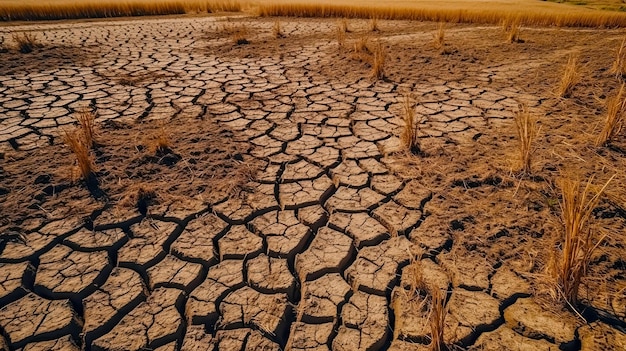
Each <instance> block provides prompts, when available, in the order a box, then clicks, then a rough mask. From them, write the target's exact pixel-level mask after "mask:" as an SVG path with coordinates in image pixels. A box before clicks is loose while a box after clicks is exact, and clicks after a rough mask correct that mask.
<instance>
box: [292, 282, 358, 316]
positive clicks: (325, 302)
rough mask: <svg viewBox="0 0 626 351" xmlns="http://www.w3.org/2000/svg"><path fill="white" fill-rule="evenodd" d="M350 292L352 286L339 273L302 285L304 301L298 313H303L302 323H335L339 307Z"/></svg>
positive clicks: (301, 302)
mask: <svg viewBox="0 0 626 351" xmlns="http://www.w3.org/2000/svg"><path fill="white" fill-rule="evenodd" d="M349 292H350V286H349V285H348V283H346V281H345V280H343V278H342V277H341V275H339V274H338V273H330V274H326V275H323V276H322V277H320V278H318V279H316V280H313V281H307V282H304V283H303V284H302V293H303V296H302V300H301V301H300V306H298V311H299V312H300V311H301V312H302V317H301V318H302V321H304V322H307V323H315V324H319V323H326V322H334V321H335V320H336V319H337V316H338V312H339V306H340V305H342V304H343V303H344V302H345V301H346V299H347V297H348V293H349Z"/></svg>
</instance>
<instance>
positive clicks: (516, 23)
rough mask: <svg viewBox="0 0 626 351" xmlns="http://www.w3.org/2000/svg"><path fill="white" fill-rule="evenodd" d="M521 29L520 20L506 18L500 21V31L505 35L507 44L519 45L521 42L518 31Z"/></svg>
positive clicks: (517, 18)
mask: <svg viewBox="0 0 626 351" xmlns="http://www.w3.org/2000/svg"><path fill="white" fill-rule="evenodd" d="M521 28H522V20H521V18H520V17H519V16H518V17H515V18H512V17H507V18H506V19H504V20H503V21H502V31H503V32H504V34H505V35H506V41H507V42H509V43H521V42H523V40H522V39H520V31H521Z"/></svg>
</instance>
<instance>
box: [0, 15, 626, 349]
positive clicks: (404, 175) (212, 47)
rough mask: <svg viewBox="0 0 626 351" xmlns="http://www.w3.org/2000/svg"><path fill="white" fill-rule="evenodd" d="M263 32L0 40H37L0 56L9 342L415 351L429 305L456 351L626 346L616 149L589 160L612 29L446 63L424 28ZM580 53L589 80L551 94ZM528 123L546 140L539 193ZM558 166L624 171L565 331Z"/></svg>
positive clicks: (242, 23)
mask: <svg viewBox="0 0 626 351" xmlns="http://www.w3.org/2000/svg"><path fill="white" fill-rule="evenodd" d="M275 21H276V20H275V19H270V18H254V17H243V16H232V17H221V16H220V17H218V16H214V17H184V16H182V17H166V18H161V19H158V18H148V19H132V20H115V21H109V22H105V21H98V20H91V21H82V22H59V23H47V24H41V23H40V24H30V25H12V26H4V27H0V36H2V37H3V38H5V41H4V43H5V44H9V43H10V42H11V35H10V33H15V32H21V31H28V32H31V33H33V34H34V35H35V36H36V39H37V41H38V42H39V43H40V44H41V47H39V48H36V49H35V50H34V51H33V52H32V53H28V54H22V53H20V52H18V51H16V50H14V49H10V50H8V51H6V52H2V53H0V59H1V61H0V156H1V157H0V166H1V168H0V213H1V216H2V218H0V221H1V222H0V230H1V231H2V233H3V236H2V242H1V247H0V249H1V251H0V262H1V263H0V277H2V281H1V284H0V331H1V334H2V336H1V338H0V345H2V346H0V348H1V347H4V348H5V349H7V350H24V351H26V350H29V351H32V350H81V349H84V350H111V351H113V350H159V351H165V350H167V351H174V350H214V349H215V350H282V349H287V350H329V349H332V350H387V349H393V350H426V349H428V345H427V344H428V343H429V341H430V338H431V337H430V335H431V325H430V324H429V321H431V320H432V318H430V317H429V312H428V310H429V305H432V304H433V302H432V300H430V298H429V297H428V296H426V295H427V294H425V293H424V291H425V290H428V289H430V290H432V289H438V290H441V291H444V292H445V294H444V297H445V301H444V302H445V305H446V310H447V316H446V318H445V323H444V328H443V330H444V340H445V341H446V343H448V344H449V345H453V347H454V348H458V349H471V350H557V349H562V350H579V349H582V350H586V351H591V350H622V349H624V348H626V296H625V291H626V290H625V289H626V276H625V275H624V271H625V269H626V267H625V262H624V248H625V244H626V240H625V237H624V229H625V227H626V222H625V220H626V212H625V210H624V199H625V197H624V196H623V190H622V189H623V188H624V185H625V182H626V180H625V178H624V177H623V170H624V169H625V167H626V158H625V151H624V150H626V147H625V144H624V143H623V135H622V136H620V137H619V138H618V139H617V140H616V141H614V142H613V143H612V144H611V147H603V148H598V147H595V146H593V144H594V141H595V137H596V135H597V134H598V133H599V131H600V129H601V128H602V126H601V125H602V123H603V122H604V116H605V105H604V101H605V100H606V99H607V97H609V96H612V95H614V94H615V91H616V90H618V89H619V85H620V83H619V80H618V79H616V78H615V75H614V74H612V73H610V72H609V68H610V67H611V64H612V63H613V59H614V57H615V56H614V53H613V51H612V50H613V49H615V48H617V47H618V46H619V45H620V43H621V41H622V38H623V36H624V31H623V30H604V29H603V30H600V29H594V30H590V29H559V28H524V29H522V31H521V34H520V38H521V39H522V40H523V42H522V41H520V42H514V43H509V42H507V40H505V39H506V38H505V35H504V34H503V33H502V28H500V27H498V26H476V25H467V24H449V25H447V26H446V27H445V28H444V29H443V30H445V39H444V40H443V45H440V47H436V45H433V36H434V33H436V31H437V27H438V25H437V24H436V23H428V22H410V21H382V20H380V21H378V27H379V28H378V30H377V31H372V23H371V22H370V21H369V20H349V21H347V26H348V32H347V33H344V34H343V35H342V34H337V28H338V27H341V26H342V24H341V23H338V22H337V21H336V20H330V19H323V20H319V19H293V18H280V19H279V21H280V22H279V23H280V34H281V35H276V24H275ZM234 35H240V37H239V38H238V39H239V40H240V44H236V43H235V40H234V39H233V36H234ZM344 36H345V38H343V37H344ZM241 39H245V42H247V43H244V41H242V40H241ZM376 43H380V44H381V47H382V51H383V53H384V56H385V61H384V78H383V79H375V78H374V77H372V74H371V67H370V66H371V57H373V56H374V54H375V51H376V47H377V45H375V44H376ZM570 55H577V56H578V57H579V60H580V62H581V68H580V70H581V72H582V78H581V79H580V82H579V83H578V84H577V85H576V86H575V87H574V89H573V91H572V93H571V96H570V97H568V98H560V97H558V96H557V95H556V94H555V93H554V91H555V90H556V86H557V85H558V82H559V80H560V79H561V75H562V69H563V66H564V64H565V62H567V60H568V57H570ZM405 95H410V96H411V99H410V100H409V101H410V102H411V103H414V111H415V114H416V118H417V124H418V134H419V140H420V146H421V152H419V153H416V154H410V153H407V152H405V151H403V149H402V144H401V140H400V135H401V133H402V129H403V125H404V122H403V99H404V96H405ZM520 105H523V106H526V107H527V109H528V110H529V111H531V112H532V113H533V114H535V115H537V116H538V120H539V125H540V128H539V132H538V139H537V142H536V145H535V146H534V148H533V150H532V151H533V159H534V162H533V164H532V173H531V174H530V175H528V174H520V173H518V172H516V167H517V166H516V163H517V158H518V152H519V151H518V148H519V147H518V142H519V141H518V140H517V137H516V135H517V134H516V130H515V122H514V117H515V115H516V113H517V112H518V111H519V109H520ZM82 109H88V110H93V111H97V112H96V113H97V117H96V119H95V122H96V127H95V131H96V136H95V146H94V148H93V152H92V157H93V163H94V172H95V179H97V181H94V179H91V181H89V182H88V186H87V185H86V183H85V182H83V181H80V180H77V179H76V170H74V169H73V168H74V162H75V157H74V155H73V154H72V153H71V152H70V150H69V149H68V147H67V146H65V144H64V142H63V139H62V135H63V133H64V132H69V131H70V130H71V129H72V128H74V125H75V124H76V120H75V112H76V111H80V110H82ZM620 138H621V140H620ZM563 174H577V175H579V176H581V177H587V176H589V175H590V174H594V175H595V176H596V178H595V182H596V183H598V184H600V183H602V182H604V181H606V180H607V179H608V178H609V177H611V176H613V175H614V174H617V176H616V177H615V178H614V179H613V181H612V182H611V183H610V185H609V187H608V188H607V191H606V195H607V196H606V197H605V198H603V200H602V201H601V202H600V204H599V206H598V208H596V210H595V211H594V216H593V217H594V218H595V220H594V228H597V230H598V231H600V232H602V233H603V234H606V235H607V236H606V237H605V238H604V240H603V241H602V242H601V244H600V245H599V247H598V250H596V251H595V252H594V254H593V256H592V257H591V258H590V262H591V264H590V266H589V269H588V273H587V278H586V279H584V280H583V286H581V291H580V294H579V298H580V301H581V306H583V307H582V308H578V310H579V311H581V312H580V315H578V314H577V313H576V312H574V311H572V310H571V309H566V308H564V307H563V305H562V304H560V303H557V302H554V301H553V300H551V298H550V296H549V295H550V294H549V291H550V287H551V286H552V284H551V281H552V280H551V277H550V276H549V274H547V273H545V267H546V266H547V264H548V262H549V260H550V254H551V252H553V251H555V250H559V248H560V246H559V245H557V244H555V240H557V239H556V238H557V237H558V235H559V233H560V232H561V231H562V229H561V226H562V225H561V223H560V222H559V216H560V214H559V213H560V209H559V202H560V194H559V187H558V185H557V183H558V181H557V179H558V178H559V177H560V176H561V175H563ZM425 286H426V287H428V289H425V288H424V287H425ZM583 317H584V319H583ZM585 320H586V322H585Z"/></svg>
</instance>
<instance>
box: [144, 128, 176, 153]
mask: <svg viewBox="0 0 626 351" xmlns="http://www.w3.org/2000/svg"><path fill="white" fill-rule="evenodd" d="M171 146H172V142H171V140H170V137H169V134H168V133H167V131H166V130H165V125H164V124H163V123H161V124H159V128H158V130H157V132H156V133H155V134H154V135H153V137H152V138H151V140H149V141H148V151H149V152H150V153H152V154H156V155H159V154H165V153H167V152H168V150H170V149H171Z"/></svg>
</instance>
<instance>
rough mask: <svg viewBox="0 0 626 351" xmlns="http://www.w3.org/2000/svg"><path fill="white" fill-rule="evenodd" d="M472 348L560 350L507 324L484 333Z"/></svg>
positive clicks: (475, 350)
mask: <svg viewBox="0 0 626 351" xmlns="http://www.w3.org/2000/svg"><path fill="white" fill-rule="evenodd" d="M470 350H471V351H500V350H516V351H558V350H559V347H558V346H556V345H554V344H551V343H549V342H547V341H546V340H543V339H539V340H535V339H530V338H527V337H524V336H521V335H519V334H517V333H516V332H514V331H513V330H511V329H510V328H509V327H507V326H506V325H502V326H500V327H499V328H498V329H496V330H494V331H492V332H487V333H482V334H481V335H480V336H479V337H478V340H476V342H475V343H474V345H472V346H471V347H470ZM593 350H600V349H593Z"/></svg>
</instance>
